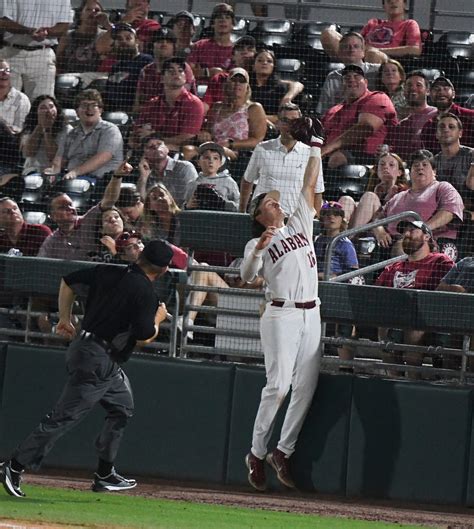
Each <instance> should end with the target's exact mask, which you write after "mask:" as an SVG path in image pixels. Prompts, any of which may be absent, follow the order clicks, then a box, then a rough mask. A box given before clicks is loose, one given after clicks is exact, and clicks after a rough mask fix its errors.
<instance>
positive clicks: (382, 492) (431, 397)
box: [0, 344, 474, 505]
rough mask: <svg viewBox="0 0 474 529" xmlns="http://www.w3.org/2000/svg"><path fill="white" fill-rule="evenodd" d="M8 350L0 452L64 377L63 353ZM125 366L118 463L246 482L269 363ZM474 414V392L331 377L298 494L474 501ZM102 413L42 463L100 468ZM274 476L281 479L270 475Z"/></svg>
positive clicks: (0, 373)
mask: <svg viewBox="0 0 474 529" xmlns="http://www.w3.org/2000/svg"><path fill="white" fill-rule="evenodd" d="M4 349H5V347H4V346H1V345H0V388H2V393H1V396H0V458H5V457H8V455H9V454H10V453H11V451H12V449H13V448H14V446H15V445H16V443H18V442H19V441H20V440H21V439H22V438H23V437H24V436H25V435H26V434H27V433H29V431H30V430H31V429H32V428H33V427H34V426H36V424H37V423H38V421H39V420H40V418H41V416H42V415H43V414H44V413H47V412H48V411H49V409H50V407H51V406H52V405H53V404H54V401H55V399H56V398H57V396H58V395H59V392H60V390H61V387H62V384H63V382H64V377H65V369H64V350H62V349H48V348H42V347H28V346H24V345H19V344H18V345H14V344H9V345H8V348H7V352H6V355H5V353H4ZM2 358H4V359H5V362H4V363H3V364H2ZM125 370H126V372H127V374H128V375H129V378H130V380H131V382H132V386H133V388H134V394H135V403H136V413H135V416H134V417H133V418H132V419H131V421H130V424H129V427H128V429H127V432H126V435H125V438H124V441H123V444H122V448H121V451H120V455H119V459H118V461H117V466H118V467H119V469H120V470H122V471H124V472H127V473H128V474H130V475H132V474H136V475H153V476H156V477H161V478H167V479H177V480H190V481H201V482H209V483H221V484H232V485H239V486H248V485H247V484H246V479H247V478H246V469H245V466H244V463H243V459H244V456H245V454H246V453H247V452H248V450H249V447H250V441H251V433H252V426H253V420H254V417H255V413H256V410H257V406H258V402H259V396H260V391H261V388H262V386H263V384H264V383H265V376H264V371H263V369H260V368H254V367H242V366H234V365H225V364H213V363H210V362H194V361H189V360H175V359H168V358H167V359H163V358H150V357H146V356H136V357H134V358H132V360H131V361H130V362H129V363H128V364H127V365H126V368H125ZM283 407H286V403H285V404H284V405H283ZM472 411H473V390H471V389H469V388H458V387H449V386H439V385H435V384H427V383H409V382H397V381H392V380H380V379H370V378H363V377H352V376H348V375H326V374H325V375H322V376H321V377H320V381H319V385H318V388H317V390H316V395H315V399H314V401H313V404H312V406H311V409H310V411H309V413H308V417H307V420H306V422H305V425H304V427H303V430H302V432H301V435H300V438H299V441H298V444H297V450H296V453H295V455H294V456H293V458H292V465H293V472H294V476H295V481H296V483H297V484H298V487H299V488H300V489H301V490H305V491H318V492H323V493H331V494H338V495H342V496H347V497H354V496H360V497H378V498H387V499H396V500H408V501H417V502H432V503H444V504H452V505H474V463H473V461H474V457H473V456H474V441H473V437H474V436H473V435H472V432H473V431H474V423H473V418H472V415H473V413H472ZM102 417H103V413H102V411H101V410H100V408H99V409H97V410H94V412H93V413H92V414H91V416H89V417H87V418H86V419H85V420H84V421H83V422H82V423H81V424H80V425H79V426H78V427H77V428H76V429H75V430H73V431H72V432H70V433H69V434H67V435H66V436H65V437H63V438H62V439H61V440H60V441H59V442H58V443H57V445H56V446H55V447H54V448H53V450H52V451H51V453H50V454H49V456H48V457H47V460H46V462H45V464H46V465H48V466H54V467H62V468H83V469H89V470H92V469H94V467H95V464H96V460H95V454H94V449H93V442H94V438H95V435H96V433H97V432H98V430H99V428H100V425H101V422H102ZM281 419H282V417H281V415H280V417H279V420H278V421H277V424H276V427H275V434H274V436H273V439H272V443H271V446H272V447H273V445H274V444H275V443H276V441H277V434H278V431H279V428H280V426H281ZM269 478H270V479H269V482H270V486H271V487H272V488H275V487H279V485H278V483H277V482H276V481H275V479H274V477H273V475H272V473H271V472H270V471H269Z"/></svg>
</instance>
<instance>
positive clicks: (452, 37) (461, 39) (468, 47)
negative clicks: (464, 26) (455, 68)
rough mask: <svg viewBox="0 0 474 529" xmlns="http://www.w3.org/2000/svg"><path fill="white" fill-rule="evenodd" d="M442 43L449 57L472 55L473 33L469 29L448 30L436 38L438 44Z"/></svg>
mask: <svg viewBox="0 0 474 529" xmlns="http://www.w3.org/2000/svg"><path fill="white" fill-rule="evenodd" d="M440 45H444V46H445V47H446V52H447V54H448V56H449V57H452V58H453V59H456V58H458V57H465V58H471V57H473V46H474V33H470V32H469V31H448V32H446V33H445V34H443V35H442V36H441V37H440V39H439V40H438V46H440Z"/></svg>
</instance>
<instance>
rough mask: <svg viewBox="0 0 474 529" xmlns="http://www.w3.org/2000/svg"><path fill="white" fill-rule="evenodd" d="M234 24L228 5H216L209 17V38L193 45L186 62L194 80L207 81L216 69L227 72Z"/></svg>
mask: <svg viewBox="0 0 474 529" xmlns="http://www.w3.org/2000/svg"><path fill="white" fill-rule="evenodd" d="M234 24H235V14H234V10H233V9H232V6H230V5H229V4H225V3H222V4H216V5H215V7H214V9H213V11H212V15H211V27H212V30H213V32H214V34H213V36H212V37H211V38H208V39H207V38H206V39H200V40H198V41H197V42H195V43H194V45H193V47H192V50H191V53H190V54H189V56H188V59H187V60H188V62H189V64H190V65H191V67H192V69H193V71H194V75H195V76H196V79H201V80H204V81H207V80H208V79H210V78H211V77H212V76H213V75H214V74H215V73H217V72H218V69H223V70H227V69H229V67H230V64H231V61H232V49H233V44H232V39H231V34H232V30H233V28H234Z"/></svg>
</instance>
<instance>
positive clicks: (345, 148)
mask: <svg viewBox="0 0 474 529" xmlns="http://www.w3.org/2000/svg"><path fill="white" fill-rule="evenodd" d="M341 75H342V83H343V92H344V101H343V103H341V104H339V105H335V106H333V107H331V108H330V109H329V110H328V111H327V112H326V114H325V115H324V116H323V125H324V129H325V131H326V134H327V138H326V144H325V145H324V147H323V148H322V149H321V154H322V156H323V158H326V159H327V165H328V167H329V168H330V169H334V168H336V167H339V166H341V165H345V164H347V163H374V160H375V155H376V153H377V149H378V147H379V145H381V144H383V143H384V142H385V136H386V134H387V128H388V127H389V126H394V125H395V124H396V122H397V113H396V111H395V107H394V106H393V103H392V101H391V100H390V98H389V97H388V96H387V94H384V93H383V92H371V91H370V90H368V88H367V79H366V77H365V73H364V70H363V69H362V68H361V67H360V66H357V65H355V64H349V65H348V66H346V67H345V68H344V69H343V70H342V71H341Z"/></svg>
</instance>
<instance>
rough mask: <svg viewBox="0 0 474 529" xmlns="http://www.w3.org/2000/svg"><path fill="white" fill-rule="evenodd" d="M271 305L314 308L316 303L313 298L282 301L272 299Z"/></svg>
mask: <svg viewBox="0 0 474 529" xmlns="http://www.w3.org/2000/svg"><path fill="white" fill-rule="evenodd" d="M271 305H272V306H273V307H285V308H295V309H314V307H316V305H317V303H316V300H315V299H313V300H311V301H284V300H282V299H273V300H272V302H271Z"/></svg>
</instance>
